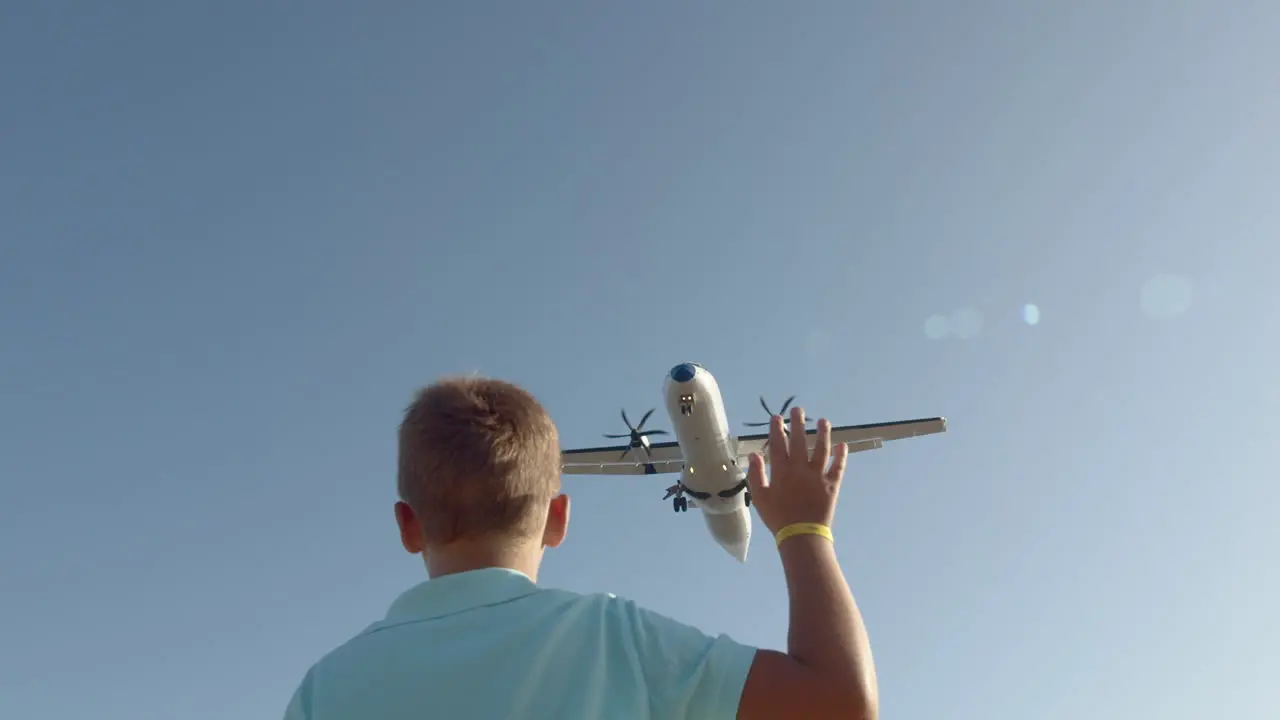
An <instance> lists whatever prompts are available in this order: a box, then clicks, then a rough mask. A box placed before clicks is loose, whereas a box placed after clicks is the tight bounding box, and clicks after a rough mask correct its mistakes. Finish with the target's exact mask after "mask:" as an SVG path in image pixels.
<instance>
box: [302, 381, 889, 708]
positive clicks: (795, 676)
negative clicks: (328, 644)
mask: <svg viewBox="0 0 1280 720" xmlns="http://www.w3.org/2000/svg"><path fill="white" fill-rule="evenodd" d="M791 426H792V427H804V411H803V410H802V409H800V408H794V409H793V410H792V411H791ZM769 433H770V442H769V447H770V448H771V458H770V464H771V468H770V470H771V472H770V477H768V478H766V475H765V469H764V461H763V460H762V458H761V457H760V456H758V455H753V456H752V457H751V464H750V470H749V474H748V480H749V482H750V486H751V492H752V498H753V501H754V502H753V504H754V505H755V508H756V511H757V512H758V513H759V515H760V519H761V521H762V522H763V523H764V525H765V526H766V527H767V528H768V529H769V530H770V532H772V533H774V534H775V535H778V533H779V531H781V530H782V529H783V528H788V530H787V532H786V533H784V535H783V538H784V539H782V540H781V541H780V542H779V543H778V552H779V553H780V554H781V557H782V564H783V568H784V570H785V572H786V578H787V587H788V591H789V596H790V603H791V613H790V631H789V633H788V638H787V645H788V648H787V652H786V653H781V652H776V651H772V650H762V649H756V648H753V647H749V646H746V645H743V644H740V643H738V642H736V641H734V640H732V639H730V638H729V637H727V636H724V635H721V636H719V637H710V636H708V635H706V634H704V633H702V632H701V631H699V630H697V629H695V628H693V627H690V626H687V625H683V624H681V623H678V622H676V621H674V620H671V619H668V618H665V617H663V616H661V615H658V614H656V613H652V612H649V611H647V610H644V609H643V608H640V607H637V606H636V605H635V604H634V603H632V602H629V601H627V600H623V599H621V598H617V597H614V596H612V595H605V594H600V595H579V594H576V593H570V592H564V591H559V590H548V589H543V588H539V587H538V586H537V585H536V584H535V583H536V581H537V577H538V567H539V565H540V564H541V562H542V555H543V552H544V551H545V550H546V549H547V548H554V547H556V546H558V545H559V544H560V543H561V541H563V540H564V537H565V531H566V529H567V528H568V524H569V498H568V496H567V495H564V494H562V493H561V492H560V443H559V436H558V434H557V431H556V427H555V424H554V423H553V422H552V421H551V418H550V417H549V416H548V415H547V413H546V411H545V410H544V409H543V408H542V406H541V405H540V404H539V403H538V401H537V400H536V399H535V398H534V397H533V396H532V395H530V394H529V393H528V392H526V391H525V390H523V389H521V388H519V387H517V386H515V385H513V384H511V383H507V382H503V381H501V380H494V379H487V378H479V377H464V378H453V379H446V380H443V381H440V382H437V383H436V384H434V385H431V386H430V387H427V388H426V389H424V390H422V391H421V392H420V393H419V394H418V396H417V398H416V399H415V400H414V402H413V404H412V405H410V407H409V408H408V410H407V411H406V413H405V417H404V421H403V423H402V424H401V426H400V446H399V453H400V458H399V470H398V474H399V477H398V486H399V488H398V489H399V496H400V500H399V501H398V502H397V503H396V505H395V515H396V522H397V523H398V524H399V526H400V538H401V542H402V543H403V544H404V548H405V550H407V551H408V552H410V553H414V554H421V555H422V556H423V559H424V561H425V563H426V567H427V574H428V576H429V578H430V579H429V580H427V581H424V582H422V583H420V584H418V585H416V586H415V587H412V588H410V589H409V590H407V591H406V592H405V593H404V594H402V595H401V596H400V597H399V598H398V599H396V600H395V602H393V603H392V604H391V608H390V609H389V611H388V612H387V615H386V617H385V618H384V619H383V620H381V621H379V622H376V623H374V624H373V625H371V626H369V627H368V628H367V629H366V630H365V631H364V632H362V633H360V634H359V635H357V636H356V637H355V638H353V639H351V640H350V641H348V642H347V643H346V644H344V645H342V646H340V647H338V648H337V649H335V650H333V651H332V652H330V653H329V654H328V655H326V656H325V657H324V658H322V659H321V660H320V661H319V662H317V663H316V664H315V665H314V666H312V667H311V669H310V670H309V672H307V674H306V676H305V678H304V679H303V681H302V684H301V685H300V686H299V688H298V689H297V691H296V692H295V693H294V695H293V698H292V699H291V701H290V703H289V706H288V709H287V710H286V711H285V718H286V720H339V719H342V720H348V719H351V720H354V719H356V718H359V719H360V720H392V719H397V720H398V719H400V718H404V719H406V720H407V719H408V718H458V719H463V718H477V719H481V718H482V719H483V720H497V719H499V718H548V719H553V718H554V719H566V720H578V719H582V720H586V719H591V718H686V717H687V718H711V719H719V718H723V719H725V720H729V719H730V718H740V719H742V720H763V719H765V718H780V719H781V718H858V719H860V720H874V718H876V717H877V712H878V711H877V706H878V699H877V690H876V680H875V670H874V668H873V666H872V661H871V652H870V648H869V646H868V644H867V638H866V632H865V630H864V628H863V625H862V620H861V617H860V616H859V613H858V610H857V606H856V605H855V604H854V601H853V596H852V595H851V594H850V592H849V587H848V585H847V584H846V583H845V579H844V576H843V574H842V573H841V571H840V567H839V565H838V564H837V562H836V556H835V551H834V549H833V545H832V543H831V541H830V531H829V529H828V528H829V527H830V524H831V518H832V515H833V513H834V510H835V504H836V499H837V496H838V493H839V489H840V483H841V480H842V478H843V475H844V466H845V459H846V457H847V453H848V448H847V446H845V445H844V444H840V445H838V446H837V447H836V448H835V452H834V453H833V452H832V448H831V436H830V433H831V424H830V423H829V422H827V421H826V420H825V419H824V420H821V421H820V422H819V423H818V438H817V446H816V447H815V448H814V451H813V454H812V457H810V454H809V452H808V448H807V447H806V445H805V436H804V433H797V434H796V435H795V436H794V437H790V438H788V437H787V435H786V432H785V430H784V428H783V424H782V418H781V417H778V416H775V417H773V418H772V422H771V424H770V429H769ZM828 456H831V457H832V460H831V464H830V468H829V469H828V468H827V458H828ZM797 530H800V532H797Z"/></svg>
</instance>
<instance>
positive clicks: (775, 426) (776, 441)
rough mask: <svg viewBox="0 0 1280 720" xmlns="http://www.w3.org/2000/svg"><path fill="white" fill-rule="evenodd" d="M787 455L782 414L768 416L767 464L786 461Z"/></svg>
mask: <svg viewBox="0 0 1280 720" xmlns="http://www.w3.org/2000/svg"><path fill="white" fill-rule="evenodd" d="M787 455H788V453H787V436H786V432H785V431H784V430H783V429H782V416H781V415H774V416H773V417H772V418H769V464H770V465H776V464H777V463H778V461H782V462H786V460H787Z"/></svg>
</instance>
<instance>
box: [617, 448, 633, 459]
mask: <svg viewBox="0 0 1280 720" xmlns="http://www.w3.org/2000/svg"><path fill="white" fill-rule="evenodd" d="M630 453H631V448H627V449H626V450H623V451H622V454H621V455H619V456H618V459H619V460H626V459H627V455H629V454H630Z"/></svg>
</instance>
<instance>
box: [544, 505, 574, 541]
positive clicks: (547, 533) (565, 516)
mask: <svg viewBox="0 0 1280 720" xmlns="http://www.w3.org/2000/svg"><path fill="white" fill-rule="evenodd" d="M568 530H569V496H568V495H565V494H564V493H561V494H559V495H557V496H555V497H553V498H551V502H549V503H547V526H546V529H545V530H543V531H542V546H543V547H557V546H559V545H560V543H562V542H564V536H565V533H567V532H568Z"/></svg>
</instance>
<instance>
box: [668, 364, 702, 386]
mask: <svg viewBox="0 0 1280 720" xmlns="http://www.w3.org/2000/svg"><path fill="white" fill-rule="evenodd" d="M697 371H698V369H697V368H695V367H694V366H693V363H680V364H679V365H677V366H675V367H673V368H671V379H672V380H675V381H676V382H689V381H690V380H692V379H693V374H694V373H695V372H697Z"/></svg>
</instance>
